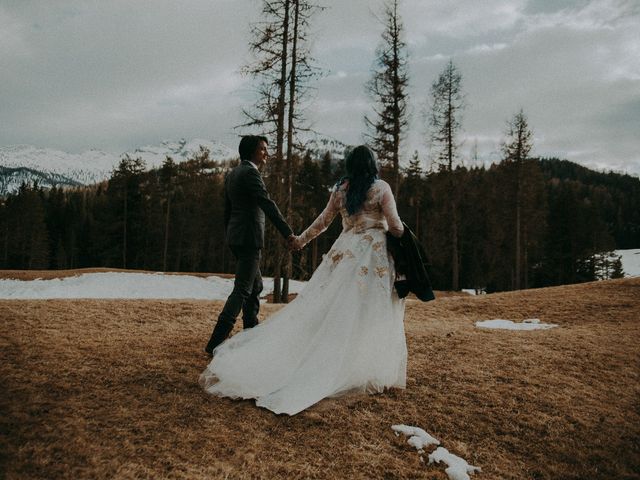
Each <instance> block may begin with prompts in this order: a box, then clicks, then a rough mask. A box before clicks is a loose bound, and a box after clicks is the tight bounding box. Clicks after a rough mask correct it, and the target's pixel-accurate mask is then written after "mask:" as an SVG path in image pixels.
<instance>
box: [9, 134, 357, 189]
mask: <svg viewBox="0 0 640 480" xmlns="http://www.w3.org/2000/svg"><path fill="white" fill-rule="evenodd" d="M304 143H305V146H306V148H307V149H309V150H310V151H311V154H312V155H313V157H315V158H317V159H321V158H322V157H323V156H324V154H325V153H326V152H329V153H331V157H332V159H333V161H334V162H336V161H338V160H340V159H342V158H343V157H344V152H345V149H346V148H347V145H345V144H344V143H342V142H341V141H339V140H336V139H334V138H330V137H325V136H322V135H318V134H313V135H309V136H307V138H305V139H304ZM201 147H203V148H206V149H207V150H209V156H210V158H211V159H212V160H218V161H222V160H229V159H233V158H237V157H238V153H237V149H235V148H231V147H229V146H227V145H225V144H223V143H221V142H218V141H215V140H205V139H199V138H196V139H192V140H185V139H180V140H177V141H175V140H166V141H163V142H161V143H160V144H158V145H147V146H144V147H139V148H136V149H134V150H131V151H128V152H124V153H122V154H120V155H118V154H114V153H110V152H104V151H101V150H88V151H86V152H82V153H67V152H62V151H60V150H54V149H51V148H38V147H34V146H31V145H9V146H4V147H0V196H2V195H6V194H7V193H13V192H16V191H17V190H18V188H20V185H21V184H22V183H23V182H27V183H33V182H34V181H37V182H38V185H41V186H43V187H52V186H54V185H57V186H78V185H90V184H93V183H98V182H101V181H103V180H106V179H108V178H109V177H110V176H111V172H112V171H113V170H114V168H116V167H117V166H118V163H119V162H120V159H121V158H122V157H123V156H124V155H129V156H130V157H131V158H141V159H142V160H144V162H145V164H146V166H147V168H148V169H151V168H158V167H160V166H161V165H162V162H164V160H165V158H166V157H168V156H170V157H171V158H173V160H174V161H175V162H177V163H180V162H183V161H185V160H187V159H190V158H193V157H194V156H195V155H196V154H197V153H198V152H199V151H200V148H201Z"/></svg>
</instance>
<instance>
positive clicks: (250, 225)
mask: <svg viewBox="0 0 640 480" xmlns="http://www.w3.org/2000/svg"><path fill="white" fill-rule="evenodd" d="M224 198H225V207H224V226H225V230H226V238H227V244H228V245H229V246H235V247H250V248H263V247H264V219H265V215H266V216H267V217H269V220H271V222H272V223H273V224H274V225H275V227H276V228H277V229H278V231H279V232H280V233H281V234H282V236H283V237H284V238H287V237H288V236H289V235H291V234H292V233H293V232H292V230H291V227H289V225H288V224H287V222H286V220H285V219H284V217H283V216H282V214H281V213H280V210H278V207H277V206H276V204H275V203H274V201H273V200H271V198H270V197H269V194H268V193H267V189H266V188H265V185H264V182H263V181H262V177H261V176H260V172H259V171H258V170H257V169H256V168H255V167H254V166H253V165H252V164H251V163H249V162H248V161H246V160H243V161H242V162H240V165H238V166H237V167H236V168H234V169H233V170H231V172H229V174H228V175H227V178H226V179H225V194H224Z"/></svg>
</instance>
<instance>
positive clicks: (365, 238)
mask: <svg viewBox="0 0 640 480" xmlns="http://www.w3.org/2000/svg"><path fill="white" fill-rule="evenodd" d="M362 239H363V240H366V241H367V242H373V237H372V236H371V235H369V234H368V233H367V234H366V235H363V236H362Z"/></svg>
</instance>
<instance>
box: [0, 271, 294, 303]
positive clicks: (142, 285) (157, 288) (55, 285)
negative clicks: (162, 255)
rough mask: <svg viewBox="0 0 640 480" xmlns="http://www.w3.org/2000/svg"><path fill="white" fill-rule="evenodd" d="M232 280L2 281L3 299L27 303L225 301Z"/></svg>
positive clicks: (93, 276) (104, 276)
mask: <svg viewBox="0 0 640 480" xmlns="http://www.w3.org/2000/svg"><path fill="white" fill-rule="evenodd" d="M263 282H264V290H263V291H262V297H266V296H267V295H268V294H270V293H272V292H273V279H272V278H264V279H263ZM305 285H306V282H299V281H297V280H292V281H290V282H289V292H291V293H299V292H300V291H302V289H303V288H304V286H305ZM232 290H233V278H222V277H216V276H215V275H212V276H210V277H207V278H200V277H195V276H191V275H166V274H163V273H124V272H102V273H85V274H82V275H77V276H75V277H65V278H54V279H51V280H30V281H23V280H12V279H2V280H0V298H3V299H13V300H17V299H20V300H25V299H47V298H170V299H178V298H192V299H201V300H226V298H227V296H228V295H229V294H230V293H231V291H232Z"/></svg>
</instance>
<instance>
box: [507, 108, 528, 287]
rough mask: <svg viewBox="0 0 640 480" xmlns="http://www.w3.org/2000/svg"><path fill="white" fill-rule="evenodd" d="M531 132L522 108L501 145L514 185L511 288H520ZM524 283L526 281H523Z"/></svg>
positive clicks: (509, 126) (510, 123)
mask: <svg viewBox="0 0 640 480" xmlns="http://www.w3.org/2000/svg"><path fill="white" fill-rule="evenodd" d="M532 139H533V132H532V131H531V129H530V128H529V124H528V122H527V117H526V116H525V115H524V112H523V111H522V109H521V110H520V111H519V112H518V113H517V114H516V115H515V116H514V117H513V119H512V120H511V121H510V122H509V123H508V129H507V140H506V141H505V142H504V143H503V145H502V150H503V154H504V161H505V162H508V164H509V165H510V166H511V167H512V168H511V171H512V183H513V185H514V190H515V191H514V192H513V195H514V198H513V201H514V204H515V205H514V206H515V226H514V228H515V232H514V245H515V249H514V250H515V258H514V266H515V268H514V285H513V288H514V289H516V290H519V289H520V288H522V283H523V278H522V266H523V250H524V249H523V230H524V229H523V218H522V216H523V215H522V214H523V202H524V199H523V197H524V193H523V190H524V186H523V184H524V183H525V182H526V181H527V179H526V178H525V173H524V169H525V162H526V160H527V158H528V157H529V153H530V152H531V149H532V148H533V142H532ZM525 283H526V282H525Z"/></svg>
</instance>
